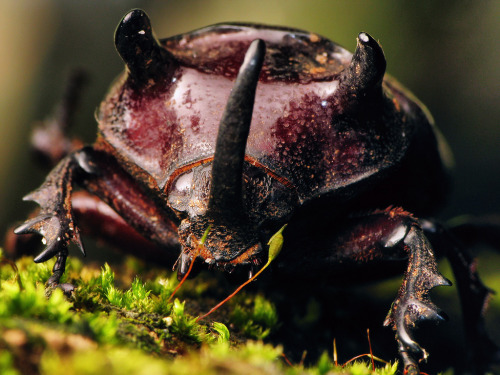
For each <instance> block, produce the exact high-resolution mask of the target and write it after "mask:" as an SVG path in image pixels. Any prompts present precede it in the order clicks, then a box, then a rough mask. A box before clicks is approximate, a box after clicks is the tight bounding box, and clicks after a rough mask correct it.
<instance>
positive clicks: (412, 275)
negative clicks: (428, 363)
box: [384, 224, 451, 374]
mask: <svg viewBox="0 0 500 375" xmlns="http://www.w3.org/2000/svg"><path fill="white" fill-rule="evenodd" d="M403 243H404V246H405V249H406V250H407V251H408V253H409V259H408V268H407V271H406V274H405V277H404V280H403V283H402V285H401V287H400V289H399V292H398V297H397V298H396V300H395V301H394V303H393V305H392V307H391V310H390V312H389V314H388V316H387V318H386V320H385V322H384V325H386V326H388V325H392V327H393V329H394V330H395V331H396V339H397V341H398V350H399V352H400V355H401V357H402V359H403V362H404V366H405V372H406V373H408V374H418V365H417V361H416V360H415V359H414V357H421V360H426V359H427V356H428V354H427V352H426V351H425V349H423V348H422V347H421V346H420V345H419V344H418V343H417V342H416V341H415V340H414V339H413V336H412V333H411V331H412V330H413V329H414V328H415V327H416V325H417V324H418V323H419V322H421V321H424V320H438V321H439V320H445V316H444V314H443V313H442V312H441V310H440V309H439V308H438V307H436V305H434V303H432V302H431V300H430V298H429V291H430V290H431V289H432V288H434V287H436V286H439V285H448V286H449V285H451V282H450V281H449V280H447V279H446V278H445V277H444V276H442V275H441V274H440V273H439V271H438V269H437V264H436V259H435V257H434V253H433V251H432V247H431V245H430V243H429V241H428V240H427V238H426V237H425V235H424V233H423V231H422V229H421V228H420V227H419V226H418V225H416V224H413V225H412V226H411V227H410V228H409V230H408V232H407V234H406V236H405V237H404V239H403Z"/></svg>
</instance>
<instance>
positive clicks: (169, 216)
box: [15, 10, 498, 373]
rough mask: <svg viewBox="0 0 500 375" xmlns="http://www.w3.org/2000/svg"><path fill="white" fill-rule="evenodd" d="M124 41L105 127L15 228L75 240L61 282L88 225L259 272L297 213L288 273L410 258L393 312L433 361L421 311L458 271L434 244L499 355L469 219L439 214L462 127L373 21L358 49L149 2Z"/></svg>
mask: <svg viewBox="0 0 500 375" xmlns="http://www.w3.org/2000/svg"><path fill="white" fill-rule="evenodd" d="M115 45H116V48H117V50H118V53H119V55H120V56H121V58H122V59H123V61H124V62H125V65H126V70H125V73H124V74H123V75H122V76H121V77H120V78H119V79H118V80H117V81H116V82H115V84H114V85H113V86H112V87H111V89H110V91H109V93H108V94H107V96H106V98H105V100H104V101H103V102H102V104H101V106H100V108H99V110H98V112H97V115H96V117H97V120H98V123H99V131H98V136H97V140H96V141H95V143H94V144H93V145H92V146H86V147H81V148H79V149H73V150H70V151H67V155H65V156H64V157H60V158H59V159H60V161H59V162H58V164H57V165H56V166H55V167H54V168H53V170H52V171H51V172H50V174H49V175H48V177H47V178H46V180H45V182H44V183H43V184H42V186H41V187H40V188H38V189H37V190H36V191H34V192H32V193H31V194H29V195H27V196H26V197H25V200H32V201H35V202H37V203H38V204H39V205H40V207H41V208H40V210H39V212H38V214H37V216H36V217H34V218H32V219H29V220H28V221H26V222H25V223H24V224H23V225H21V226H19V227H18V228H17V229H16V230H15V233H17V234H25V233H37V234H39V235H42V236H43V242H44V243H45V244H46V247H45V249H44V250H43V252H42V253H41V254H40V255H38V256H37V257H36V258H35V262H44V261H46V260H48V259H50V258H52V257H54V256H55V257H57V260H56V263H55V266H54V269H53V275H52V276H51V278H50V279H49V284H51V285H57V284H58V283H59V279H60V277H61V275H62V273H63V272H64V268H65V262H66V258H67V255H68V245H69V244H70V243H71V242H74V243H76V244H78V245H79V246H80V249H81V250H82V252H83V245H82V242H81V239H80V229H79V228H90V229H87V230H89V231H90V232H92V233H98V234H99V235H102V236H104V237H107V238H108V239H110V240H116V241H117V242H120V241H121V243H122V244H125V243H127V242H130V243H133V244H137V243H139V242H137V241H140V240H137V238H145V239H147V240H148V241H151V242H152V243H154V245H152V244H150V245H147V246H146V245H144V246H143V247H142V248H141V254H136V255H139V256H148V255H149V256H150V257H153V258H155V257H157V258H158V259H159V258H162V257H163V258H162V259H164V258H165V257H167V258H168V257H169V256H171V254H179V253H180V255H179V257H178V260H177V262H176V267H177V271H178V276H179V277H183V276H184V275H185V273H186V272H187V269H188V267H189V265H190V264H191V262H197V263H199V264H201V265H204V266H206V267H208V268H213V269H218V270H225V271H229V272H230V271H232V270H233V269H234V268H239V269H246V270H247V271H248V272H249V273H250V274H252V273H253V272H254V270H255V268H256V267H258V266H259V264H262V262H263V261H264V260H265V258H266V251H264V249H265V247H266V246H265V244H266V242H267V240H268V239H269V238H270V237H271V235H272V234H273V233H275V232H276V231H277V230H278V229H279V228H281V227H282V226H283V225H284V224H288V228H287V230H286V232H285V244H284V248H283V250H282V252H281V254H280V256H279V257H278V258H277V259H276V260H275V261H274V263H273V275H278V276H277V277H280V278H281V279H282V280H291V279H299V280H304V281H308V280H314V281H318V280H319V281H321V282H326V283H335V282H336V281H339V280H345V279H349V278H353V277H355V278H358V279H360V278H362V277H365V278H366V279H371V278H373V279H376V278H380V277H383V276H385V275H387V271H386V270H388V269H393V270H401V264H402V263H404V264H405V265H406V272H405V276H404V279H403V282H402V285H401V287H400V289H399V292H398V295H397V297H396V299H395V300H394V303H393V305H392V307H391V309H390V311H389V314H388V315H387V319H386V320H385V322H384V324H385V325H386V326H391V327H392V328H393V329H394V331H395V332H396V341H397V344H398V349H399V353H400V356H401V358H402V360H403V363H404V368H405V371H407V372H409V373H418V362H419V361H421V360H425V359H426V357H427V352H426V351H425V350H424V349H423V348H422V347H421V346H420V345H419V344H418V343H417V342H416V341H415V340H414V338H413V333H412V331H413V329H414V327H415V326H416V325H417V323H419V322H421V321H427V320H443V319H444V314H443V313H442V312H441V310H440V309H438V308H437V307H436V306H435V305H434V304H433V303H432V302H431V300H430V298H429V296H428V294H429V290H430V289H432V288H434V287H436V286H439V285H450V284H451V283H450V282H449V281H448V280H447V279H446V278H445V277H443V276H442V275H441V274H440V273H439V271H438V268H437V264H436V256H435V254H434V250H435V251H436V253H437V255H438V256H445V257H447V258H449V260H450V262H451V265H452V268H453V271H454V273H455V275H456V279H457V284H458V288H459V293H460V296H461V301H462V307H463V312H464V318H465V321H466V331H467V335H468V341H469V344H470V346H471V348H472V349H471V350H472V351H473V357H474V358H475V359H476V360H478V361H483V362H484V360H485V359H486V360H489V359H490V358H492V357H494V356H495V355H498V349H497V347H496V346H495V345H494V344H493V343H492V342H491V340H490V339H489V338H488V336H487V334H486V332H485V328H484V323H483V318H482V310H483V307H484V305H485V303H486V299H487V297H488V295H489V294H490V291H489V289H487V288H486V287H485V286H484V285H483V284H482V283H481V282H480V280H479V278H478V275H477V273H476V270H475V268H474V262H473V259H472V258H471V256H470V255H469V254H468V252H467V251H466V249H465V248H464V246H463V245H462V244H461V243H460V242H459V239H460V237H461V235H460V233H461V232H460V231H458V230H455V229H456V228H455V229H454V228H451V229H450V228H445V227H443V226H442V225H440V224H439V223H438V222H436V221H435V220H433V219H430V218H429V217H430V215H432V214H433V213H434V212H435V211H436V208H437V207H439V206H440V205H441V203H442V201H443V200H444V198H445V196H446V195H447V193H448V186H449V173H448V171H449V166H450V155H449V153H448V151H447V146H446V143H445V141H444V140H443V139H442V136H441V135H440V133H439V131H438V130H437V129H436V128H435V127H434V124H433V120H432V118H431V116H430V114H429V113H428V112H427V110H426V109H425V107H424V106H423V105H422V104H421V103H420V102H419V101H418V100H417V99H416V98H414V97H413V96H412V95H411V94H410V93H409V92H408V91H407V90H406V89H405V88H403V87H402V86H401V85H400V84H399V83H398V82H396V81H395V80H394V79H392V78H390V77H388V76H386V75H385V69H386V60H385V57H384V54H383V51H382V48H381V47H380V45H379V43H378V42H377V41H376V40H374V39H373V38H372V37H371V36H370V35H368V34H367V33H365V32H362V33H360V34H359V36H358V39H357V47H356V50H355V52H354V54H351V53H350V52H348V51H347V50H345V49H344V48H342V47H340V46H339V45H337V44H335V43H333V42H331V41H330V40H328V39H325V38H323V37H321V36H318V35H316V34H312V33H308V32H304V31H301V30H296V29H291V28H283V27H269V26H263V25H253V24H219V25H214V26H209V27H206V28H203V29H200V30H196V31H193V32H190V33H187V34H182V35H178V36H173V37H170V38H167V39H162V40H158V39H156V38H155V36H154V35H153V33H152V30H151V25H150V21H149V19H148V17H147V15H146V14H145V13H144V12H143V11H141V10H132V11H130V12H129V13H128V14H127V15H125V17H124V18H123V19H122V21H121V22H120V24H119V26H118V28H117V29H116V32H115ZM73 186H79V187H81V188H82V191H81V192H75V193H72V189H73ZM77 223H78V225H77ZM208 227H210V228H211V230H210V232H209V233H208V237H207V238H206V242H205V244H204V247H203V248H202V249H203V250H202V251H201V252H199V253H198V252H197V253H196V254H197V255H196V256H194V255H193V254H195V251H194V250H195V249H196V248H197V246H198V239H200V238H201V237H202V235H203V233H204V232H205V231H206V229H207V228H208ZM462 229H463V228H462ZM467 229H468V230H469V232H470V230H472V231H474V230H480V226H473V225H470V226H468V227H467ZM465 232H467V231H465ZM134 241H135V242H134ZM146 243H147V242H146V240H144V242H143V244H146ZM124 246H125V245H124ZM148 246H151V247H148ZM152 247H155V249H156V252H151V253H148V251H150V250H149V249H151V248H152ZM165 254H167V255H165ZM362 275H363V276H362Z"/></svg>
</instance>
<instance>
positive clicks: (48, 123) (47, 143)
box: [31, 69, 87, 167]
mask: <svg viewBox="0 0 500 375" xmlns="http://www.w3.org/2000/svg"><path fill="white" fill-rule="evenodd" d="M86 81H87V74H86V73H85V72H84V71H82V70H79V69H77V70H74V71H72V72H71V75H70V76H69V78H68V82H67V84H66V89H65V91H64V94H63V97H62V99H61V102H60V103H59V104H58V106H57V107H56V108H55V111H54V113H53V114H52V115H51V116H50V117H49V118H48V119H46V120H44V121H42V123H41V124H39V125H37V126H36V127H35V128H34V129H33V132H32V135H31V147H32V149H33V151H34V153H35V154H36V156H38V157H39V158H40V159H42V161H43V162H44V164H48V166H49V167H53V166H55V165H56V164H57V163H58V162H59V161H61V160H62V159H63V158H64V157H65V156H66V155H68V154H69V153H70V152H71V151H73V150H76V149H78V148H81V147H82V146H83V144H82V142H81V141H80V140H78V139H70V138H69V136H68V129H69V128H70V127H71V126H72V124H73V117H74V114H75V112H76V109H77V106H78V104H79V101H80V94H81V92H82V87H83V85H84V84H85V83H86Z"/></svg>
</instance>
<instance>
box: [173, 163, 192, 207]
mask: <svg viewBox="0 0 500 375" xmlns="http://www.w3.org/2000/svg"><path fill="white" fill-rule="evenodd" d="M193 176H194V171H193V170H192V169H191V170H190V171H188V172H186V173H183V174H181V175H180V176H179V177H177V179H176V180H175V181H174V183H173V184H172V185H171V188H170V191H169V192H168V203H169V204H170V206H171V207H172V208H173V209H174V210H177V211H185V210H186V207H187V205H188V203H189V199H190V197H191V186H192V184H193Z"/></svg>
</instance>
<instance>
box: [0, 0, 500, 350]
mask: <svg viewBox="0 0 500 375" xmlns="http://www.w3.org/2000/svg"><path fill="white" fill-rule="evenodd" d="M135 7H140V8H143V9H144V10H146V12H147V13H148V14H149V16H150V17H151V21H152V24H153V28H154V30H155V32H156V34H157V36H158V37H166V36H170V35H174V34H178V33H182V32H186V31H189V30H192V29H196V28H199V27H202V26H205V25H208V24H213V23H217V22H223V21H250V22H259V23H268V24H279V25H286V26H292V27H297V28H301V29H305V30H309V31H314V32H316V33H319V34H321V35H323V36H326V37H328V38H330V39H332V40H334V41H336V42H338V43H339V44H341V45H343V46H344V47H346V48H348V49H349V50H351V51H352V50H353V49H354V48H355V43H356V41H355V40H356V36H357V34H358V33H359V32H360V31H367V32H369V33H370V34H371V35H372V36H374V37H375V38H376V39H378V40H379V41H380V42H381V44H382V46H383V48H384V51H385V54H386V58H387V62H388V64H387V66H388V67H387V70H388V72H389V73H390V74H391V75H393V76H395V77H397V78H398V79H399V80H400V82H402V83H403V84H404V85H406V86H407V87H409V88H410V89H411V90H412V91H413V92H414V93H415V94H416V95H417V97H419V98H420V99H421V100H422V101H423V102H424V103H425V104H426V105H427V106H428V108H429V109H430V111H431V113H432V114H433V115H434V117H435V120H436V123H437V125H438V126H439V128H440V129H441V130H442V132H443V133H444V135H445V137H446V138H447V139H448V141H449V144H450V146H451V149H452V150H453V152H454V155H455V160H456V169H455V173H454V177H455V178H454V179H455V188H454V191H453V192H452V194H451V195H450V198H449V202H448V205H447V206H446V208H445V209H444V211H443V212H442V213H441V217H442V218H443V219H448V218H451V217H453V216H456V215H460V214H464V213H468V214H487V213H495V212H497V213H500V177H499V174H498V172H499V165H500V126H499V119H500V116H499V115H500V97H499V87H500V84H499V83H500V79H499V78H500V72H499V69H498V67H499V60H500V43H499V39H500V32H499V29H500V23H499V22H498V20H499V19H500V1H474V2H473V1H470V2H465V1H455V2H431V1H425V2H418V3H416V2H415V3H412V2H409V1H408V2H407V1H399V0H392V1H380V2H374V1H372V2H368V1H366V2H361V1H295V0H293V1H291V0H288V1H269V0H253V1H251V2H249V1H224V0H218V1H215V0H212V1H206V0H205V1H201V0H200V1H194V0H183V1H129V0H121V1H111V0H107V1H90V0H87V1H79V2H77V1H67V0H52V1H49V0H32V1H16V0H7V1H3V2H2V3H1V4H0V47H1V53H0V68H1V69H0V72H1V73H0V181H1V183H0V208H1V209H0V232H3V231H4V230H5V228H6V227H7V225H8V224H9V223H12V222H13V221H21V220H23V218H24V217H25V215H26V214H27V212H29V210H30V209H32V208H33V207H34V205H33V204H32V203H25V202H22V201H21V197H22V196H23V195H25V194H26V193H28V192H29V191H31V190H33V189H35V188H36V187H38V186H39V185H40V184H41V182H42V181H43V178H44V176H45V174H46V172H45V171H43V170H40V169H37V168H36V167H35V166H34V164H33V163H31V161H30V159H29V154H28V139H29V133H30V128H31V126H32V124H33V121H35V120H39V119H43V118H44V117H45V116H46V115H47V114H49V113H50V111H51V110H52V108H53V106H54V104H55V103H57V101H58V99H59V98H60V95H61V92H62V89H63V86H64V81H65V77H66V76H67V73H68V71H69V70H70V69H71V68H74V67H83V68H85V69H86V70H87V71H88V72H89V74H90V77H91V82H90V84H89V86H88V89H87V90H86V92H85V95H84V98H83V104H82V108H81V111H80V112H79V115H78V119H77V126H76V128H75V133H77V134H80V135H82V137H83V138H84V140H85V141H86V142H92V140H93V139H94V136H95V131H96V122H95V120H94V118H93V113H94V110H95V108H96V107H97V106H98V104H99V102H100V100H101V99H102V97H103V96H104V94H105V92H106V90H107V88H108V87H109V85H110V83H111V82H112V80H113V79H114V77H116V76H117V75H118V73H119V72H120V71H121V70H122V67H123V66H122V62H121V60H120V58H119V57H118V55H117V53H116V52H115V50H114V46H113V32H114V29H115V27H116V25H117V24H118V22H119V21H120V19H121V17H122V16H123V15H124V14H125V13H126V12H127V11H128V10H129V9H131V8H135ZM482 259H483V260H480V263H479V268H480V269H481V267H484V269H489V270H490V276H488V277H487V278H486V279H487V280H488V281H489V284H490V286H492V287H493V288H495V287H496V289H497V290H500V276H498V268H499V267H498V265H499V263H500V262H499V259H500V258H499V257H498V256H496V257H494V256H493V255H492V254H490V253H488V254H486V255H484V258H482ZM495 274H496V275H495ZM491 283H495V284H496V285H491ZM498 299H499V298H497V299H496V302H495V306H496V308H497V310H496V311H497V313H498V311H499V310H498V308H499V305H500V303H499V302H498ZM496 326H497V327H499V326H500V324H498V322H497V324H496ZM496 329H497V330H496V332H495V335H496V336H497V338H498V337H500V332H499V328H496ZM499 341H500V340H497V342H499Z"/></svg>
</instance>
